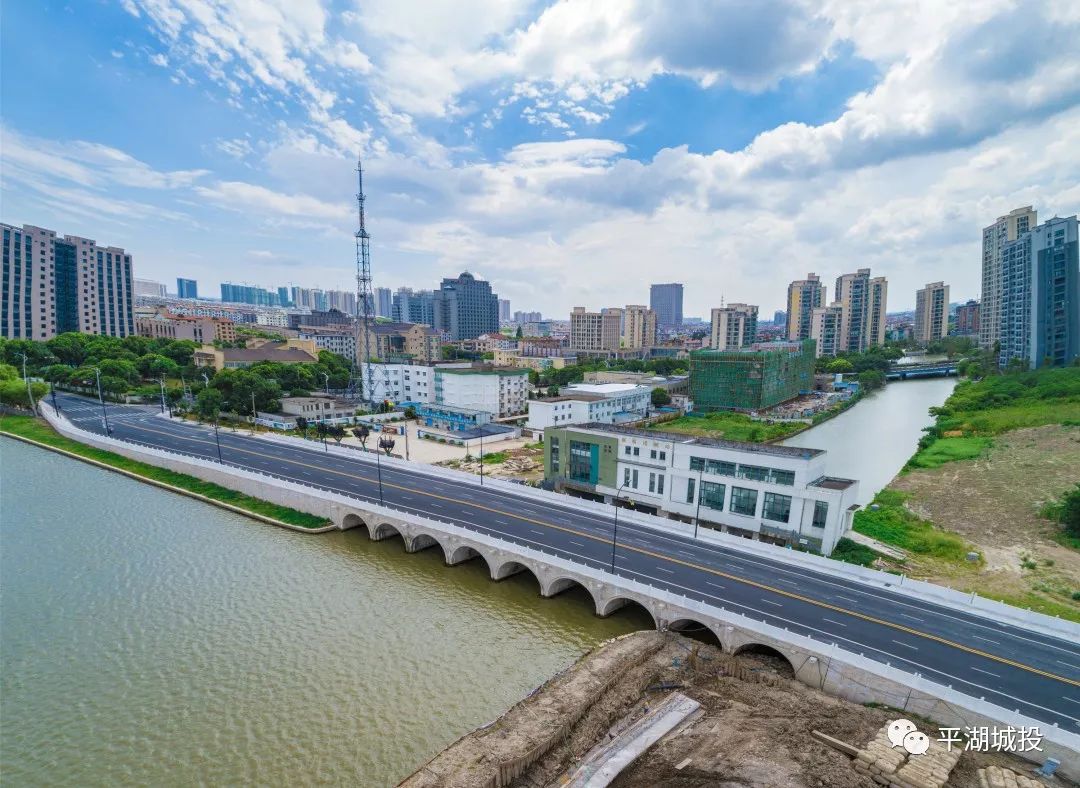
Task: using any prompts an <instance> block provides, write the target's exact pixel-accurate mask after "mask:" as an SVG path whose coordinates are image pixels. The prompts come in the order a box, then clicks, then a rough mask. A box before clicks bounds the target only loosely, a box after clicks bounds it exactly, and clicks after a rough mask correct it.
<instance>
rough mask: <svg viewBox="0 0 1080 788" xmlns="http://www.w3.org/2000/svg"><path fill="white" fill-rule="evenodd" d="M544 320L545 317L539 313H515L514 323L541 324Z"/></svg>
mask: <svg viewBox="0 0 1080 788" xmlns="http://www.w3.org/2000/svg"><path fill="white" fill-rule="evenodd" d="M543 319H544V317H543V315H541V314H540V313H539V312H520V311H519V312H515V313H514V319H513V322H515V323H518V324H519V325H520V324H522V323H539V322H541V321H542V320H543Z"/></svg>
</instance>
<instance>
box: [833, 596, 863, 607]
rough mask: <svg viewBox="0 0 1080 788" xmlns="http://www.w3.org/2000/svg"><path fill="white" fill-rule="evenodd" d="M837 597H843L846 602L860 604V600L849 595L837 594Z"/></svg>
mask: <svg viewBox="0 0 1080 788" xmlns="http://www.w3.org/2000/svg"><path fill="white" fill-rule="evenodd" d="M836 598H837V599H843V600H844V601H845V602H851V603H853V604H856V605H857V604H859V603H858V602H856V601H855V600H854V599H852V598H851V597H849V596H840V594H837V595H836Z"/></svg>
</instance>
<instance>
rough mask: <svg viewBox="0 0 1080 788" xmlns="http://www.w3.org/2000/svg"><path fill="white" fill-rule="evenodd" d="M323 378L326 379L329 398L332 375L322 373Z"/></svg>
mask: <svg viewBox="0 0 1080 788" xmlns="http://www.w3.org/2000/svg"><path fill="white" fill-rule="evenodd" d="M322 376H323V377H324V378H326V396H328V397H329V396H330V375H328V374H327V373H325V372H324V373H322Z"/></svg>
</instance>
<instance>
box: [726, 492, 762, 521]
mask: <svg viewBox="0 0 1080 788" xmlns="http://www.w3.org/2000/svg"><path fill="white" fill-rule="evenodd" d="M731 511H733V512H734V513H735V514H748V515H750V516H753V515H754V513H755V512H756V511H757V490H748V489H746V488H745V487H732V488H731Z"/></svg>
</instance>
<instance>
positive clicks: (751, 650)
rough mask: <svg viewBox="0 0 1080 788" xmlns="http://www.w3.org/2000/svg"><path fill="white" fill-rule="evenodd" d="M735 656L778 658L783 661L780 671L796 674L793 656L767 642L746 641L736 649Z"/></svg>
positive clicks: (785, 673) (791, 675) (778, 668)
mask: <svg viewBox="0 0 1080 788" xmlns="http://www.w3.org/2000/svg"><path fill="white" fill-rule="evenodd" d="M735 656H737V657H738V656H757V657H766V658H767V659H771V660H776V661H777V662H780V663H782V664H780V665H778V666H777V672H778V673H780V674H782V675H789V676H790V677H792V678H794V676H795V664H794V663H793V662H792V661H791V657H789V656H788V655H787V654H785V653H784V652H783V651H781V650H780V649H778V648H776V647H775V646H770V645H768V644H766V643H744V644H743V645H741V646H739V647H738V648H737V649H735Z"/></svg>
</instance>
